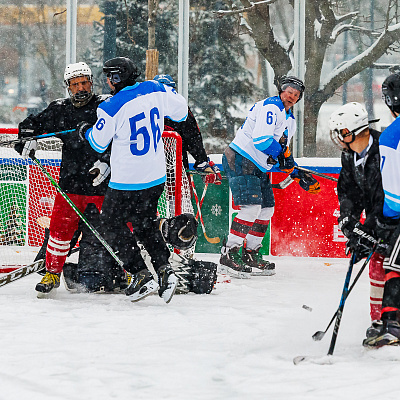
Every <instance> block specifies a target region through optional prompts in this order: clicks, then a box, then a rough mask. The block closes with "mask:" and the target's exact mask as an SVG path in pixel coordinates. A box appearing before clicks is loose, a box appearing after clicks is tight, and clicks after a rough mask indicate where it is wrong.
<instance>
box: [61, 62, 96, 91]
mask: <svg viewBox="0 0 400 400" xmlns="http://www.w3.org/2000/svg"><path fill="white" fill-rule="evenodd" d="M78 76H88V77H89V79H90V80H92V70H91V69H90V68H89V66H88V65H87V64H86V63H84V62H78V63H75V64H69V65H67V66H66V67H65V71H64V82H65V84H66V85H67V86H68V85H69V80H70V79H72V78H76V77H78Z"/></svg>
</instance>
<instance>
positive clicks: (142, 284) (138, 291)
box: [125, 269, 158, 302]
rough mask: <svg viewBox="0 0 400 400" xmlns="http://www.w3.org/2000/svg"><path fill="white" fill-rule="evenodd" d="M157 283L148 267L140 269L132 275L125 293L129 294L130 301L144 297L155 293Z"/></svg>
mask: <svg viewBox="0 0 400 400" xmlns="http://www.w3.org/2000/svg"><path fill="white" fill-rule="evenodd" d="M157 290H158V284H157V282H156V281H155V280H154V278H153V275H152V274H151V272H150V271H149V270H148V269H142V270H141V271H139V272H138V273H137V274H134V275H132V280H131V283H130V285H129V286H128V287H127V288H126V289H125V294H126V295H127V296H129V298H130V300H131V301H132V302H136V301H139V300H142V299H144V298H145V297H147V296H149V295H151V294H153V293H156V292H157Z"/></svg>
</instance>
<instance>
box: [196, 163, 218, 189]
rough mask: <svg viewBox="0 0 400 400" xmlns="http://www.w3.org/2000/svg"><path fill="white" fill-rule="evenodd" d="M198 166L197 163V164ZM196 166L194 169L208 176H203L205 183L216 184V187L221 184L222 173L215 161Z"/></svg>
mask: <svg viewBox="0 0 400 400" xmlns="http://www.w3.org/2000/svg"><path fill="white" fill-rule="evenodd" d="M196 164H197V163H196ZM196 164H195V165H194V169H195V170H196V171H199V172H205V173H206V174H207V175H205V176H202V179H203V182H204V183H215V184H216V185H220V184H221V179H222V176H221V172H220V170H219V168H218V167H217V166H216V165H215V163H214V162H213V161H210V159H208V161H203V162H202V163H200V164H197V165H196Z"/></svg>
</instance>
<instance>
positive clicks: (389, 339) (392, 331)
mask: <svg viewBox="0 0 400 400" xmlns="http://www.w3.org/2000/svg"><path fill="white" fill-rule="evenodd" d="M399 345H400V324H399V323H398V322H397V321H387V320H385V321H383V325H382V328H381V330H378V333H377V334H376V335H375V336H371V337H369V338H368V337H367V338H366V339H364V341H363V346H365V347H369V348H379V347H382V346H399Z"/></svg>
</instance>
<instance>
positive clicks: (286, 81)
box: [279, 76, 306, 101]
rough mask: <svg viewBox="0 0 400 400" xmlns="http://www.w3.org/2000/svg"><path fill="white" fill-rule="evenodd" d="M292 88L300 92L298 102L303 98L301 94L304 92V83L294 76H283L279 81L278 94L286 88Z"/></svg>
mask: <svg viewBox="0 0 400 400" xmlns="http://www.w3.org/2000/svg"><path fill="white" fill-rule="evenodd" d="M289 86H290V87H292V88H293V89H296V90H298V91H299V92H300V96H299V100H297V101H300V100H301V98H302V97H303V93H304V91H305V90H306V87H305V86H304V83H303V81H302V80H301V79H299V78H296V77H295V76H283V77H282V78H281V79H280V81H279V94H281V93H282V92H283V91H285V89H286V88H287V87H289Z"/></svg>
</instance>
